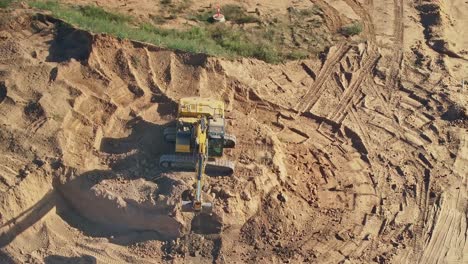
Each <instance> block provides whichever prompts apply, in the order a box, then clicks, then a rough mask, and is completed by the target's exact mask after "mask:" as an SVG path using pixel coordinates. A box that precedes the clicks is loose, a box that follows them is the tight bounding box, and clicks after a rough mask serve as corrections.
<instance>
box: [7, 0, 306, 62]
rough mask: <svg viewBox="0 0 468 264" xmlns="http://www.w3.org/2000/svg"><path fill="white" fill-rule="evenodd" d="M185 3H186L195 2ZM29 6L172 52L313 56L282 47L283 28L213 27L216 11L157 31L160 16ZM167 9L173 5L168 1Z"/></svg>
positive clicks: (55, 4) (233, 12)
mask: <svg viewBox="0 0 468 264" xmlns="http://www.w3.org/2000/svg"><path fill="white" fill-rule="evenodd" d="M0 1H4V0H0ZM183 3H185V4H187V5H188V4H190V3H191V1H184V2H183ZM29 4H30V5H31V6H32V7H35V8H38V9H42V10H48V11H50V12H51V13H52V15H53V16H54V17H57V18H59V19H61V20H63V21H65V22H66V23H68V24H70V25H72V26H74V27H78V28H81V29H83V30H87V31H91V32H94V33H106V34H110V35H114V36H116V37H119V38H122V39H131V40H136V41H142V42H147V43H151V44H154V45H157V46H160V47H165V48H169V49H177V50H183V51H187V52H193V53H205V54H209V55H214V56H222V57H227V58H236V57H250V58H257V59H260V60H263V61H265V62H269V63H278V62H282V61H285V60H291V59H293V60H296V59H303V58H307V57H308V55H309V54H310V53H309V52H307V50H303V49H298V48H289V47H287V46H285V45H284V39H283V37H282V36H283V34H284V30H287V29H285V28H284V27H279V26H277V25H275V26H267V27H265V26H262V25H257V26H255V27H253V28H251V29H248V30H244V29H241V28H239V27H233V26H232V25H230V24H228V23H226V24H222V23H221V24H218V23H215V24H211V23H208V22H207V19H208V17H210V16H211V15H212V14H213V11H212V10H211V11H203V10H201V11H200V12H198V14H196V15H194V17H193V19H194V20H198V21H200V20H201V21H204V22H207V23H201V24H199V26H192V27H191V28H188V29H185V30H176V29H164V28H161V27H158V26H157V25H158V24H161V23H163V22H164V21H163V19H166V18H165V17H162V16H161V15H159V16H154V17H152V18H151V19H149V20H148V22H144V23H143V22H138V21H137V20H136V19H132V18H131V17H129V16H126V15H122V14H118V13H112V12H109V11H108V10H104V9H102V8H100V7H97V6H93V5H91V6H90V5H66V4H62V3H60V2H59V1H50V0H49V1H41V0H35V1H34V0H31V1H29ZM168 5H174V4H173V3H172V2H170V3H169V4H168ZM227 6H228V9H227V10H228V12H227V13H226V16H227V14H229V15H230V16H231V18H232V19H234V20H235V21H237V22H239V23H243V22H245V21H254V20H251V19H250V18H245V15H247V16H248V14H246V12H245V10H244V9H242V8H239V7H238V6H234V5H227ZM225 7H226V6H224V8H225ZM197 15H198V16H197ZM255 19H257V18H255ZM255 21H257V20H255ZM237 22H236V23H237ZM133 62H134V64H135V65H137V64H138V60H137V59H135V60H134V61H133Z"/></svg>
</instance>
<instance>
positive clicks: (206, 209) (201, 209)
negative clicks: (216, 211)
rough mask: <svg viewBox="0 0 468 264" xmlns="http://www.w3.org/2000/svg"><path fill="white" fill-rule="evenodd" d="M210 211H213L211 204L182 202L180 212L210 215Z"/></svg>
mask: <svg viewBox="0 0 468 264" xmlns="http://www.w3.org/2000/svg"><path fill="white" fill-rule="evenodd" d="M212 211H213V204H212V203H199V202H194V201H182V212H186V213H205V214H211V212H212Z"/></svg>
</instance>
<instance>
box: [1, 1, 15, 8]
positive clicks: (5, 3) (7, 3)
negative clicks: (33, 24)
mask: <svg viewBox="0 0 468 264" xmlns="http://www.w3.org/2000/svg"><path fill="white" fill-rule="evenodd" d="M13 1H14V0H0V8H7V7H8V6H10V4H11V3H13Z"/></svg>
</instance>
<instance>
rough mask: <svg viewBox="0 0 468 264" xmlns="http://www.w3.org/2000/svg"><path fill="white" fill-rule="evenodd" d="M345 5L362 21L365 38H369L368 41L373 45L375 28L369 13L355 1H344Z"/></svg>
mask: <svg viewBox="0 0 468 264" xmlns="http://www.w3.org/2000/svg"><path fill="white" fill-rule="evenodd" d="M344 1H345V2H346V4H348V5H349V7H351V9H353V11H354V12H355V13H356V14H357V15H358V16H359V17H360V18H361V19H362V21H363V23H364V31H365V33H366V35H367V36H369V40H370V41H371V42H373V43H375V41H376V39H375V28H374V23H373V22H372V17H371V16H370V14H369V12H368V11H367V10H366V9H365V8H364V7H363V6H362V4H361V3H359V2H358V1H357V0H344Z"/></svg>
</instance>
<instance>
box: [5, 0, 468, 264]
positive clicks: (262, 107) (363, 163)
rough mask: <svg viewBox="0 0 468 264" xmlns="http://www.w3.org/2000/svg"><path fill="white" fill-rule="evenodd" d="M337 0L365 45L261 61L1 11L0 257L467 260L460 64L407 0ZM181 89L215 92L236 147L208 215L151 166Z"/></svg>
mask: <svg viewBox="0 0 468 264" xmlns="http://www.w3.org/2000/svg"><path fill="white" fill-rule="evenodd" d="M320 4H322V5H325V6H327V8H326V10H327V12H330V13H329V14H328V15H329V17H336V16H339V14H340V13H339V10H336V9H335V7H339V6H340V5H336V4H335V5H334V6H335V7H334V6H331V5H328V4H327V3H325V2H320ZM340 4H342V5H346V6H347V7H349V8H351V9H352V10H353V11H354V12H355V13H356V14H357V15H358V16H359V17H360V18H361V19H362V20H363V21H364V23H365V25H366V26H365V33H364V34H365V37H366V38H367V41H366V42H362V43H360V44H353V43H351V42H343V43H340V44H338V45H337V46H335V47H332V48H331V49H330V50H329V51H328V53H327V54H325V55H324V56H323V59H322V60H308V61H301V62H291V63H288V64H285V65H276V66H272V65H267V64H265V63H262V62H258V61H252V60H246V59H244V60H240V61H225V60H219V59H215V58H208V57H206V56H204V55H192V54H185V53H181V52H172V51H165V50H160V49H158V48H155V47H151V46H147V45H143V44H139V43H131V42H128V41H119V40H116V39H114V38H111V37H108V36H101V35H96V36H93V35H90V34H88V33H86V32H81V31H76V30H70V29H67V28H60V27H57V26H56V25H55V23H54V21H53V20H50V19H47V18H40V19H39V20H32V19H31V17H30V16H29V15H28V12H27V11H24V10H17V11H15V12H14V13H12V14H5V15H6V16H3V17H7V16H11V19H5V20H2V25H1V27H2V31H1V33H0V38H1V40H0V41H1V42H0V96H1V97H0V120H1V126H2V128H1V130H0V136H1V142H2V144H1V146H0V147H1V148H2V155H0V160H1V163H0V176H1V190H2V194H1V197H0V198H1V203H0V212H1V215H2V220H1V221H2V223H1V230H0V231H1V236H0V243H1V246H2V251H1V252H2V254H1V257H2V262H5V263H8V262H13V263H24V262H27V261H29V262H33V263H75V262H81V263H96V262H97V263H116V262H117V263H125V262H132V263H160V262H163V261H174V262H180V263H186V262H192V263H200V262H207V261H209V262H211V261H213V262H218V263H232V262H234V263H235V262H252V263H257V262H261V263H271V262H283V261H286V260H288V261H290V262H293V263H301V262H313V263H323V262H328V263H337V262H350V263H354V262H357V263H362V262H378V263H402V262H403V263H404V262H406V263H450V262H453V263H465V262H467V259H466V254H464V252H467V251H468V243H467V235H468V234H467V170H468V168H467V166H468V165H467V164H468V163H467V160H468V133H467V116H466V115H467V113H466V98H467V97H466V96H467V91H464V90H461V89H460V88H461V87H460V85H459V82H458V79H456V78H454V77H458V76H461V75H463V74H466V71H465V70H464V69H466V66H467V64H466V61H465V60H464V59H463V58H458V57H456V56H455V57H454V56H452V57H450V56H447V55H444V54H439V53H437V52H440V49H439V50H437V49H436V51H437V52H436V51H434V49H433V48H434V46H433V45H431V44H432V43H433V42H431V37H433V36H429V35H424V34H423V33H424V30H425V29H424V28H423V27H422V26H421V25H422V24H424V25H426V23H420V19H421V18H424V16H425V14H423V15H420V13H419V11H418V10H417V9H416V6H413V5H412V3H404V2H403V1H388V3H387V2H385V1H376V0H374V1H372V2H368V3H366V4H365V5H364V4H363V3H361V2H358V1H352V0H347V1H344V2H340ZM426 4H427V5H429V6H430V7H431V8H432V6H433V5H434V4H433V3H426ZM389 6H390V8H391V10H392V11H394V12H386V13H385V14H386V15H385V16H383V15H375V14H374V12H377V11H379V10H382V9H389ZM435 6H436V9H437V5H435ZM419 9H420V10H422V11H421V12H425V11H424V10H426V9H425V7H424V5H423V7H421V6H420V7H419ZM439 10H441V11H443V12H447V11H445V9H443V8H442V9H439ZM2 15H3V14H2ZM436 15H437V13H436ZM386 16H388V17H386ZM444 16H445V15H444V14H443V13H442V17H444ZM403 18H404V19H403ZM411 19H414V20H411ZM388 21H394V25H393V27H392V30H389V29H388V27H387V28H385V27H383V26H382V24H385V23H387V24H388ZM403 22H405V24H404V25H403V24H402V23H403ZM399 23H400V24H399ZM444 25H445V24H444V23H439V24H437V23H436V24H435V25H431V27H434V28H435V29H437V30H438V29H439V28H441V27H442V28H443V26H444ZM454 25H455V27H456V25H457V24H456V23H454ZM426 26H427V25H426ZM454 30H455V29H454ZM388 31H390V32H388ZM441 32H443V30H442V31H441ZM418 34H419V37H417V36H418ZM440 34H441V35H437V36H439V37H441V38H443V37H444V35H443V33H440ZM415 35H416V37H415ZM425 37H426V38H427V39H426V38H425ZM426 41H427V42H428V45H426V43H425V42H426ZM460 54H461V55H460V56H461V57H463V56H464V55H463V53H460ZM460 56H459V57H460ZM190 95H199V96H212V97H217V98H221V99H223V100H225V101H226V103H227V104H228V108H229V113H228V117H229V119H230V121H229V129H230V130H231V132H233V133H234V134H236V135H237V136H238V141H239V145H238V147H237V148H236V149H235V150H233V151H232V152H228V153H227V155H228V157H230V158H231V159H234V160H236V161H237V171H236V173H235V175H234V176H233V177H231V178H225V177H213V178H209V179H208V180H207V181H208V182H207V188H206V193H207V194H208V195H207V197H206V198H207V199H211V200H213V201H214V203H215V205H216V208H217V211H216V212H215V215H214V216H213V217H209V218H195V219H191V216H189V215H183V214H181V213H180V212H179V209H178V204H179V198H180V195H181V193H182V192H183V191H184V190H186V189H189V188H190V185H191V179H192V174H191V173H174V172H163V171H161V170H160V169H159V168H158V166H157V165H156V164H157V160H158V156H159V155H160V154H162V153H166V152H170V151H171V146H170V145H168V144H165V143H164V142H162V141H161V137H160V136H159V135H161V132H162V129H163V127H164V126H165V125H166V124H167V123H169V122H170V121H171V120H173V118H174V111H175V109H176V105H175V102H177V100H178V99H179V98H180V97H182V96H190ZM200 233H201V234H202V235H200Z"/></svg>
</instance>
